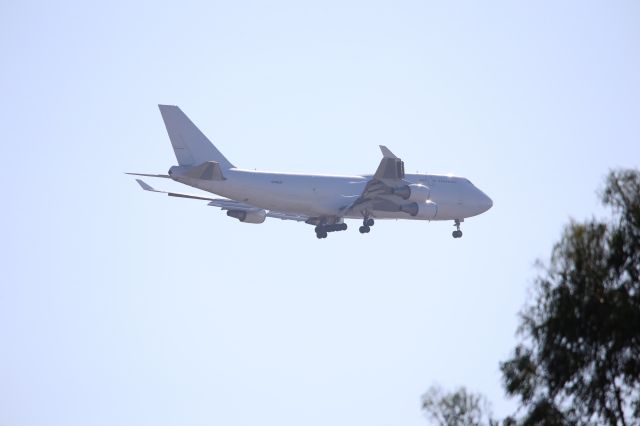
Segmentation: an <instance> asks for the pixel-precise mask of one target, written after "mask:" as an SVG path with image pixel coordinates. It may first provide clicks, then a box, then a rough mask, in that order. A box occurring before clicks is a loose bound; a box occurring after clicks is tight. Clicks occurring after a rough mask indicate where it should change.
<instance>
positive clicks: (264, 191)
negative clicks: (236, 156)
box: [169, 166, 493, 220]
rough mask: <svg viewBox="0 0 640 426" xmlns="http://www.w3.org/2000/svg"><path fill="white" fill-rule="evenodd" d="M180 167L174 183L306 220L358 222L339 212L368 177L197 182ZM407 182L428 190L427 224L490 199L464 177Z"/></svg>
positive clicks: (480, 207) (481, 208)
mask: <svg viewBox="0 0 640 426" xmlns="http://www.w3.org/2000/svg"><path fill="white" fill-rule="evenodd" d="M185 171H186V169H184V168H183V167H180V166H174V167H172V168H171V170H170V172H169V174H170V176H171V178H172V179H173V180H175V181H177V182H180V183H183V184H186V185H189V186H192V187H195V188H198V189H201V190H204V191H207V192H211V193H214V194H217V195H220V196H222V197H226V198H229V199H232V200H236V201H240V202H244V203H247V204H251V205H253V206H256V207H259V208H262V209H266V210H273V211H281V212H290V213H296V214H301V215H306V216H310V217H321V216H328V217H345V218H353V219H360V218H362V215H360V214H358V213H357V212H353V213H351V214H343V209H344V208H345V207H346V206H348V205H350V204H351V203H352V202H353V201H354V200H355V199H357V198H358V197H359V196H360V195H361V194H362V192H363V190H364V188H365V186H366V184H367V182H368V181H370V180H371V177H372V176H371V175H353V176H334V175H311V174H295V173H275V172H266V171H256V170H246V169H238V168H232V169H228V170H226V171H225V172H224V178H225V179H224V180H202V179H194V178H192V177H189V176H186V175H185V174H184V172H185ZM404 181H405V182H406V183H407V184H422V185H424V186H426V187H428V188H429V190H430V193H429V201H431V202H433V203H435V204H436V205H437V213H436V214H435V216H434V217H432V218H431V219H430V220H452V219H464V218H467V217H471V216H476V215H478V214H481V213H483V212H485V211H487V210H488V209H489V208H491V206H492V205H493V202H492V201H491V199H490V198H489V197H488V196H487V195H486V194H484V193H483V192H482V191H481V190H480V189H478V188H476V187H475V186H474V185H473V184H472V183H471V182H470V181H469V180H468V179H465V178H462V177H456V176H447V175H431V174H407V175H405V177H404ZM371 216H372V217H375V218H377V219H416V218H415V217H412V216H411V215H410V214H408V213H405V212H402V211H376V210H374V211H372V212H371Z"/></svg>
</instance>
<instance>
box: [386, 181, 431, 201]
mask: <svg viewBox="0 0 640 426" xmlns="http://www.w3.org/2000/svg"><path fill="white" fill-rule="evenodd" d="M393 193H394V194H395V195H397V196H399V197H401V198H403V199H405V200H407V201H415V202H416V203H424V202H425V201H427V200H428V199H429V195H431V189H430V188H429V187H428V186H424V185H421V184H419V183H413V184H411V185H405V186H401V187H399V188H395V189H394V190H393Z"/></svg>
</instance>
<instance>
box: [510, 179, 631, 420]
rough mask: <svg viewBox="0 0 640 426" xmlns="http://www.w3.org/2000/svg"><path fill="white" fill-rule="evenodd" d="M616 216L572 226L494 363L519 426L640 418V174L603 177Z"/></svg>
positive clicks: (605, 196)
mask: <svg viewBox="0 0 640 426" xmlns="http://www.w3.org/2000/svg"><path fill="white" fill-rule="evenodd" d="M602 201H603V203H604V204H605V205H606V206H609V207H611V208H612V209H613V220H612V221H611V222H608V223H605V222H601V221H598V220H590V221H587V222H585V223H576V222H572V223H570V224H569V225H568V226H567V227H566V228H565V230H564V233H563V235H562V238H561V240H560V242H558V243H557V244H556V245H555V247H554V249H553V252H552V255H551V260H550V263H549V265H548V266H543V267H542V273H541V275H540V276H539V277H538V278H537V279H536V281H535V283H534V292H533V295H532V296H533V298H532V300H531V301H530V302H529V303H528V304H526V305H525V307H524V309H523V311H522V313H521V323H520V327H519V334H520V336H521V337H522V341H521V343H520V344H518V345H517V347H516V348H515V350H514V351H513V354H512V356H511V358H510V359H508V360H507V361H505V362H503V363H501V365H500V368H501V370H502V373H503V380H504V385H505V388H506V391H507V393H508V394H510V395H512V396H517V397H518V398H519V402H520V405H521V408H520V410H519V411H520V413H523V414H524V417H523V418H522V419H521V421H519V423H522V424H523V425H538V424H545V425H546V424H549V425H565V424H571V425H574V424H575V425H587V424H589V425H592V424H609V425H625V426H626V425H631V424H634V425H637V424H640V173H639V172H638V171H637V170H621V171H613V172H611V173H610V174H609V176H608V178H607V181H606V185H605V189H604V191H603V193H602Z"/></svg>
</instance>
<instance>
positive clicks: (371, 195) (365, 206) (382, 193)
mask: <svg viewBox="0 0 640 426" xmlns="http://www.w3.org/2000/svg"><path fill="white" fill-rule="evenodd" d="M380 151H382V160H380V164H379V165H378V169H377V170H376V172H375V174H374V175H373V176H372V178H371V180H369V181H368V182H367V184H366V186H365V187H364V190H363V191H362V194H360V196H359V197H358V198H356V200H355V201H353V202H352V203H351V204H349V205H348V206H346V207H345V208H344V210H343V211H344V213H343V214H345V215H346V214H349V213H352V212H366V211H368V210H372V209H375V210H387V211H397V210H399V206H398V205H397V204H395V203H394V202H393V200H390V199H389V198H390V197H389V196H390V195H391V196H392V195H393V194H394V192H393V189H394V187H397V186H399V185H401V184H403V179H404V162H403V161H402V160H401V159H400V158H398V157H397V156H396V155H395V154H394V153H393V152H391V151H390V150H389V148H387V147H386V146H384V145H380Z"/></svg>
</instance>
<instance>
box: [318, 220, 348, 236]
mask: <svg viewBox="0 0 640 426" xmlns="http://www.w3.org/2000/svg"><path fill="white" fill-rule="evenodd" d="M346 230H347V224H346V223H334V224H332V225H318V226H316V237H318V238H319V239H322V238H327V234H328V233H329V232H337V231H346Z"/></svg>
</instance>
